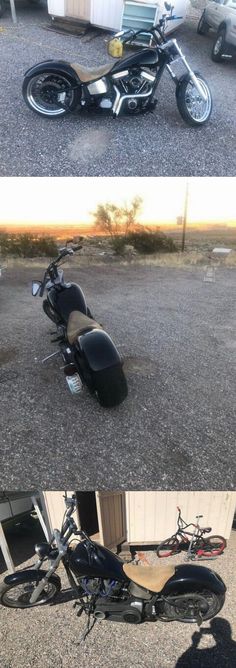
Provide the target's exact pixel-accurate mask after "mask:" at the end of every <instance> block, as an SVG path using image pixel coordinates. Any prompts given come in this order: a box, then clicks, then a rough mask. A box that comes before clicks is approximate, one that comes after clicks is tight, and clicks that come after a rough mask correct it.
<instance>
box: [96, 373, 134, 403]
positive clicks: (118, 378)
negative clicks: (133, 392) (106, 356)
mask: <svg viewBox="0 0 236 668" xmlns="http://www.w3.org/2000/svg"><path fill="white" fill-rule="evenodd" d="M93 385H94V389H95V394H96V396H97V399H98V401H99V404H100V405H101V406H103V407H104V408H113V407H114V406H118V405H119V404H121V403H122V401H124V399H125V398H126V397H127V394H128V386H127V381H126V378H125V374H124V371H123V369H122V367H121V366H115V367H112V368H108V369H102V370H101V371H95V372H93Z"/></svg>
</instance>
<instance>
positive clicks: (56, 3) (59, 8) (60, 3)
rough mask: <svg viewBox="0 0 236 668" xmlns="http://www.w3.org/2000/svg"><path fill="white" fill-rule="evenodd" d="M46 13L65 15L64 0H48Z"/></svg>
mask: <svg viewBox="0 0 236 668" xmlns="http://www.w3.org/2000/svg"><path fill="white" fill-rule="evenodd" d="M48 13H49V14H51V15H52V16H65V0H48Z"/></svg>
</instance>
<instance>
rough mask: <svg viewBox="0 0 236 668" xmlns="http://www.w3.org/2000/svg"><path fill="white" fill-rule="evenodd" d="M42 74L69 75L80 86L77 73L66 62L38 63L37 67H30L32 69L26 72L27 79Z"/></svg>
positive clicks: (48, 61) (45, 61) (47, 61)
mask: <svg viewBox="0 0 236 668" xmlns="http://www.w3.org/2000/svg"><path fill="white" fill-rule="evenodd" d="M42 72H53V73H55V74H58V73H60V74H67V76H68V75H69V77H70V79H71V80H73V81H74V82H75V83H78V84H80V80H79V77H78V75H77V74H76V71H75V70H74V69H73V67H71V65H70V63H67V62H66V60H43V61H42V62H41V63H37V65H34V66H33V67H30V69H29V70H27V72H25V77H27V78H28V77H33V76H36V75H37V74H42Z"/></svg>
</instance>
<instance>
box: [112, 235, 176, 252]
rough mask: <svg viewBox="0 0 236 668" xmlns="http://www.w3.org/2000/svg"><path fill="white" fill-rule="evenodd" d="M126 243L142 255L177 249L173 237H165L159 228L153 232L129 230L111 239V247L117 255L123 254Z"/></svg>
mask: <svg viewBox="0 0 236 668" xmlns="http://www.w3.org/2000/svg"><path fill="white" fill-rule="evenodd" d="M126 244H128V245H131V246H133V247H134V248H135V250H136V251H137V252H138V253H140V254H144V255H151V254H152V253H174V252H176V251H177V248H176V245H175V243H174V241H173V239H171V237H167V236H166V234H164V233H163V232H161V231H160V230H156V231H155V232H151V231H149V230H144V231H137V232H130V233H129V234H126V235H123V236H117V237H115V238H114V239H113V241H112V245H113V248H114V250H115V252H116V253H117V254H118V255H123V253H124V248H125V246H126Z"/></svg>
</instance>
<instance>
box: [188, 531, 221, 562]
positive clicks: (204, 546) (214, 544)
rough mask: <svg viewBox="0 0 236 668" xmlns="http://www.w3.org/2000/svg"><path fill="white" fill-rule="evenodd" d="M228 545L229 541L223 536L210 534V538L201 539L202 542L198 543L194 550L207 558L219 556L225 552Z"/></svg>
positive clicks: (197, 554) (198, 554)
mask: <svg viewBox="0 0 236 668" xmlns="http://www.w3.org/2000/svg"><path fill="white" fill-rule="evenodd" d="M226 545H227V543H226V540H225V538H223V536H209V538H205V539H204V540H202V541H200V544H196V548H195V550H194V552H195V554H196V556H199V557H201V556H202V557H203V558H205V559H206V558H207V557H209V558H211V557H217V556H218V555H219V554H222V552H224V549H225V548H226Z"/></svg>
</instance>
